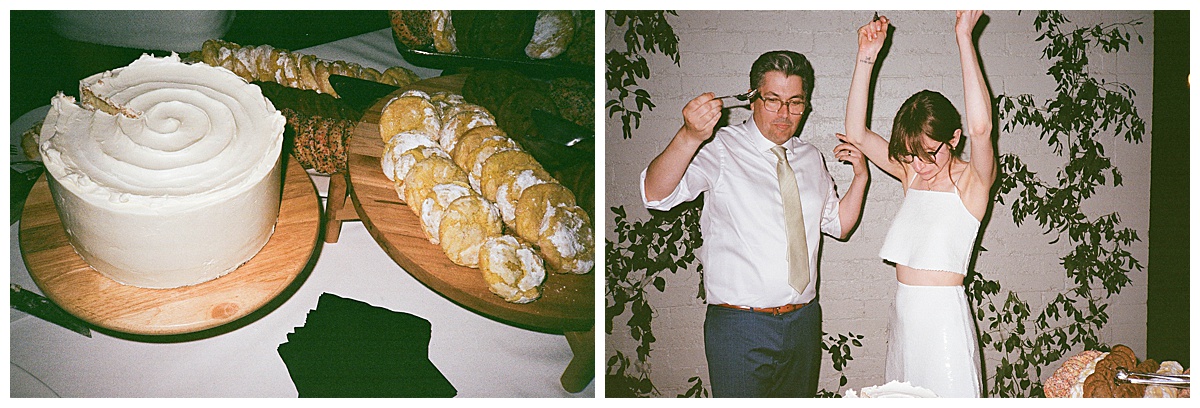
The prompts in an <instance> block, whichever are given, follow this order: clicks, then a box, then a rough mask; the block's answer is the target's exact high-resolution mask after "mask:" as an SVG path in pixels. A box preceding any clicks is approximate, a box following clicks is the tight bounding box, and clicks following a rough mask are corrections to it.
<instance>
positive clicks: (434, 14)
mask: <svg viewBox="0 0 1200 408" xmlns="http://www.w3.org/2000/svg"><path fill="white" fill-rule="evenodd" d="M430 20H431V23H432V24H433V25H432V27H431V29H432V30H433V49H434V50H435V51H437V52H440V53H444V54H457V53H458V45H457V44H456V43H457V41H456V40H455V38H454V37H455V35H454V23H453V20H452V19H451V13H450V10H432V11H430Z"/></svg>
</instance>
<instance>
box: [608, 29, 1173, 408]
mask: <svg viewBox="0 0 1200 408" xmlns="http://www.w3.org/2000/svg"><path fill="white" fill-rule="evenodd" d="M881 14H885V15H888V16H889V17H890V18H891V19H892V21H893V24H894V25H895V26H896V27H897V28H896V31H895V33H894V37H893V38H894V39H893V44H892V48H891V50H890V52H889V54H888V57H887V59H885V60H884V62H883V63H882V65H881V67H880V72H879V80H878V83H877V85H876V91H875V94H874V98H875V99H874V105H873V110H872V118H871V123H872V128H873V129H875V130H877V131H879V132H880V133H881V134H884V135H887V134H889V133H890V131H891V123H892V116H893V115H894V114H895V111H896V109H897V108H898V107H899V105H900V103H901V102H903V100H904V99H906V98H907V97H908V96H909V95H911V94H912V93H914V92H916V91H919V90H921V89H926V88H928V89H932V90H937V91H940V92H942V93H943V94H945V95H946V96H947V97H948V98H949V99H950V100H951V101H952V102H954V104H955V106H957V107H958V108H959V111H960V112H963V108H962V106H963V102H962V82H961V76H960V67H959V65H958V57H957V49H956V48H955V45H954V44H955V43H954V39H953V37H952V34H951V30H952V27H953V22H954V13H953V12H952V11H895V12H883V13H881ZM1065 14H1066V16H1067V17H1068V18H1069V19H1071V20H1072V22H1071V23H1068V26H1069V25H1071V24H1078V25H1087V24H1095V23H1098V22H1118V21H1119V22H1125V21H1130V20H1136V19H1141V20H1142V21H1143V22H1144V24H1143V25H1142V26H1140V27H1139V28H1138V29H1137V31H1138V32H1139V33H1141V35H1142V36H1143V37H1144V38H1145V41H1146V42H1145V44H1138V43H1136V40H1135V42H1134V43H1133V44H1131V45H1130V52H1129V53H1122V54H1120V55H1118V56H1101V55H1100V54H1096V53H1093V54H1091V55H1090V56H1091V58H1092V64H1090V65H1089V70H1090V71H1091V73H1092V74H1093V75H1095V76H1098V77H1100V78H1104V79H1105V80H1108V81H1119V82H1124V83H1127V84H1128V85H1130V86H1132V87H1133V88H1134V89H1135V90H1136V91H1137V96H1136V97H1135V103H1136V104H1137V107H1138V109H1139V112H1140V113H1141V115H1142V118H1143V119H1145V120H1146V121H1147V125H1148V126H1149V123H1148V122H1149V120H1150V117H1151V113H1152V112H1151V94H1152V88H1151V86H1152V75H1153V70H1152V66H1151V64H1150V61H1152V56H1153V32H1154V31H1153V16H1152V13H1151V12H1148V11H1120V12H1113V11H1104V12H1099V11H1067V12H1065ZM988 15H989V16H990V18H991V21H990V23H989V24H988V25H987V27H986V28H985V30H984V31H983V33H982V37H981V38H980V39H979V44H980V50H979V53H980V55H981V56H982V60H983V65H984V69H985V72H986V74H987V77H988V81H989V83H990V85H991V88H992V93H993V95H996V94H1014V95H1015V94H1020V93H1033V94H1034V95H1035V98H1036V99H1038V100H1043V99H1047V98H1049V97H1050V96H1051V95H1052V94H1053V92H1054V86H1055V83H1054V81H1053V79H1052V78H1051V77H1049V76H1048V75H1046V74H1045V70H1046V68H1047V67H1049V65H1050V63H1049V62H1047V61H1043V60H1041V59H1040V57H1041V52H1042V51H1041V50H1042V48H1043V46H1044V44H1043V43H1037V42H1035V39H1036V38H1037V35H1038V34H1037V33H1036V32H1035V31H1034V28H1033V23H1032V22H1033V18H1034V17H1035V16H1036V14H1035V13H1032V12H1025V13H1021V14H1019V15H1018V13H1017V12H1014V11H1000V12H989V13H988ZM870 17H871V12H867V11H855V12H836V11H791V12H782V13H778V12H763V11H754V12H735V11H680V12H679V16H678V17H669V18H668V19H669V21H670V22H671V24H672V27H673V28H674V29H675V32H676V34H678V35H679V37H680V43H679V49H680V53H681V55H682V58H681V61H680V66H678V67H677V66H675V65H674V64H672V63H671V61H670V60H669V59H667V58H666V57H662V56H660V55H655V56H652V57H650V68H651V71H652V77H651V80H649V81H641V82H640V85H641V86H642V87H644V88H645V89H646V90H648V91H649V92H650V93H651V94H652V95H653V100H654V102H655V104H657V105H658V108H657V109H655V110H654V111H652V112H645V113H644V115H645V116H644V118H643V120H642V125H641V127H640V128H639V129H636V130H635V131H634V134H633V137H632V138H631V139H623V138H622V137H621V134H620V121H619V119H608V120H607V121H606V124H605V126H606V152H607V153H606V159H605V163H606V165H605V177H606V183H607V191H606V194H605V197H606V207H614V206H624V207H625V210H626V211H627V212H628V214H629V216H630V217H631V218H633V219H638V220H643V219H646V218H647V217H648V213H647V211H646V210H645V209H644V208H643V207H642V206H641V201H640V198H639V195H638V194H639V193H638V191H637V185H638V174H639V173H640V172H641V170H642V169H643V168H645V166H646V165H647V164H648V163H649V162H650V160H651V159H653V158H654V156H656V155H657V154H658V153H659V152H660V151H661V149H662V148H663V147H665V146H666V144H667V142H668V141H669V140H670V138H671V136H673V135H674V134H675V131H676V130H678V128H679V125H680V124H681V123H682V119H681V118H680V110H681V109H682V107H683V105H684V104H685V103H686V102H687V101H688V100H690V99H691V98H693V97H695V96H696V95H698V94H699V93H701V92H705V91H712V92H716V93H718V94H731V93H735V92H741V91H744V90H745V89H746V88H748V86H749V79H748V74H749V69H750V64H751V63H752V62H753V61H754V59H755V58H757V57H758V56H759V55H760V54H761V53H763V52H766V51H771V50H777V49H790V50H793V51H797V52H801V53H803V54H805V55H806V56H807V57H808V58H809V60H810V61H812V64H813V66H814V69H815V71H816V75H817V78H816V89H815V91H814V93H813V96H812V104H813V107H814V111H813V113H812V115H811V117H810V118H809V119H808V122H807V123H806V124H805V127H804V129H803V132H802V134H801V137H802V138H804V139H805V140H808V141H810V142H812V143H814V144H815V145H817V147H819V148H820V149H821V150H822V151H824V152H825V153H826V157H827V161H826V163H827V166H828V167H829V169H830V173H831V174H832V176H833V178H834V181H835V182H837V184H838V186H839V190H840V191H844V190H845V189H846V188H847V187H848V186H849V183H850V179H851V176H852V172H851V170H850V168H849V166H846V165H844V164H841V163H838V162H836V161H832V160H831V159H829V157H830V152H831V151H832V149H833V147H834V146H835V145H836V144H837V140H836V139H835V138H834V136H833V134H834V133H835V132H841V131H842V130H843V114H844V111H845V97H846V93H847V92H848V87H849V80H850V74H851V72H850V70H851V68H852V63H853V60H854V52H855V44H856V43H855V41H856V38H855V36H854V33H855V31H854V30H855V29H856V28H857V27H858V26H860V25H862V24H863V23H864V22H866V20H868V19H869V18H870ZM608 29H609V31H610V32H609V35H608V36H607V37H608V39H607V41H608V44H613V43H614V42H615V41H622V40H621V39H620V37H619V36H614V35H613V33H612V32H611V31H612V29H613V27H612V26H611V25H610V26H609V27H608ZM747 117H749V111H748V110H745V109H733V110H731V113H730V123H740V122H741V121H743V120H745V119H746V118H747ZM996 127H997V129H999V128H1000V124H999V123H997V124H996ZM1147 130H1149V129H1147ZM998 145H999V149H1000V153H1015V154H1018V155H1020V157H1021V158H1022V160H1024V161H1025V162H1026V163H1027V164H1028V165H1029V166H1030V168H1031V170H1034V171H1039V172H1043V174H1045V177H1052V176H1053V172H1054V171H1056V169H1057V168H1058V167H1060V166H1061V163H1062V159H1061V158H1059V157H1058V156H1055V155H1053V153H1052V152H1051V150H1050V149H1049V148H1048V147H1047V146H1046V144H1045V143H1044V142H1042V141H1041V140H1038V138H1037V133H1036V132H1033V131H1031V130H1027V129H1018V130H1016V131H1013V132H1001V134H1000V139H999V142H998ZM1105 146H1106V152H1107V153H1108V154H1109V155H1110V156H1111V158H1112V159H1113V162H1114V164H1115V165H1117V166H1118V167H1119V168H1120V170H1121V172H1122V174H1123V175H1124V177H1125V184H1124V185H1123V186H1121V187H1119V188H1115V189H1113V188H1105V189H1102V190H1101V191H1100V192H1099V193H1098V195H1097V197H1095V198H1093V199H1091V200H1090V201H1088V202H1087V206H1086V208H1085V209H1086V210H1087V211H1088V213H1089V214H1091V215H1099V214H1104V213H1108V212H1112V211H1117V212H1119V213H1120V214H1121V217H1122V221H1123V225H1124V226H1127V227H1130V228H1133V229H1134V230H1136V231H1137V233H1138V234H1139V236H1140V238H1141V239H1142V241H1141V242H1138V243H1136V244H1135V245H1134V246H1133V247H1132V248H1130V250H1131V252H1132V253H1133V254H1134V256H1135V257H1137V258H1138V259H1139V260H1140V261H1141V262H1142V264H1143V266H1146V264H1147V262H1148V259H1147V257H1148V239H1149V237H1148V228H1149V218H1150V216H1149V210H1148V208H1149V197H1150V192H1149V186H1150V171H1149V166H1150V140H1149V132H1147V137H1146V139H1145V140H1144V141H1143V143H1141V144H1138V145H1130V144H1127V143H1125V142H1124V141H1117V140H1115V139H1107V140H1106V141H1105ZM901 198H902V194H901V191H900V184H899V183H898V182H896V181H895V180H894V179H891V178H890V177H889V176H887V175H886V174H884V173H882V172H880V171H879V170H878V169H876V168H874V167H873V166H872V180H871V186H870V189H869V193H868V197H867V203H866V207H865V210H864V215H863V219H862V222H861V224H860V226H859V229H858V230H857V231H856V232H855V234H854V236H852V237H851V238H850V240H849V241H848V242H838V241H836V240H833V239H830V238H825V239H824V251H823V255H822V256H823V258H822V261H821V268H822V277H821V279H822V284H821V298H822V300H821V303H822V305H823V309H824V314H825V319H824V330H825V331H826V332H828V333H832V334H839V333H846V332H854V333H856V334H862V335H864V336H865V339H864V340H863V347H862V348H856V349H854V350H853V353H852V354H853V356H854V360H853V361H851V362H850V364H849V366H848V367H847V369H846V371H845V373H846V375H847V377H848V378H849V380H850V382H849V385H848V387H850V388H861V387H865V386H870V385H874V384H879V383H881V382H882V381H883V365H884V358H885V354H886V336H887V320H888V315H889V311H890V308H891V302H892V297H893V295H894V293H895V286H896V283H895V273H894V269H893V268H892V267H889V266H888V265H886V264H884V263H883V262H882V261H880V260H879V258H878V256H877V255H878V252H879V247H880V245H881V244H882V241H883V237H884V234H885V233H886V231H887V229H888V227H889V226H890V225H891V218H892V216H893V215H894V214H895V212H896V209H897V206H898V204H899V203H900V200H901ZM1009 201H1011V200H1009ZM612 229H613V224H612V214H611V213H609V212H606V231H608V233H607V234H606V238H607V239H609V240H612V239H614V237H613V235H612ZM1054 239H1055V236H1053V235H1043V234H1042V231H1041V228H1039V227H1038V226H1037V224H1036V222H1035V221H1027V222H1025V223H1023V224H1022V225H1021V226H1019V227H1018V226H1017V225H1015V224H1014V222H1013V220H1012V216H1011V213H1010V210H1009V207H1008V206H1005V205H997V206H996V208H995V209H994V210H993V215H992V218H991V222H990V224H989V225H988V226H987V227H986V230H985V231H984V238H983V241H982V243H983V246H984V247H986V248H987V249H988V251H987V252H984V253H981V254H980V255H979V259H978V262H977V265H976V270H979V271H981V272H982V273H983V274H984V275H985V276H986V277H988V278H989V279H997V280H999V281H1000V283H1001V285H1002V286H1003V289H1005V290H1014V291H1017V292H1018V293H1019V294H1020V296H1021V297H1022V299H1024V300H1026V301H1028V302H1029V303H1030V304H1031V306H1032V307H1033V309H1034V311H1035V313H1036V312H1037V311H1040V310H1041V308H1042V306H1043V305H1044V304H1045V303H1046V302H1047V301H1049V300H1051V299H1052V298H1053V297H1054V295H1055V294H1056V293H1059V292H1061V291H1062V290H1063V289H1064V288H1066V287H1067V286H1068V285H1070V284H1071V282H1070V280H1069V279H1067V278H1066V277H1065V276H1064V273H1063V270H1062V268H1061V266H1059V260H1058V258H1059V257H1061V256H1063V255H1065V254H1066V253H1067V252H1068V251H1069V247H1068V246H1067V245H1066V244H1065V239H1064V240H1063V241H1064V242H1059V243H1057V244H1050V242H1051V241H1054ZM1130 277H1131V278H1132V279H1133V284H1132V285H1131V286H1128V287H1126V288H1125V289H1124V291H1122V292H1121V295H1120V296H1118V297H1116V298H1114V299H1112V300H1111V302H1110V303H1111V304H1112V305H1111V306H1110V307H1109V311H1110V314H1111V320H1110V323H1109V325H1108V326H1107V327H1106V328H1105V329H1104V330H1103V333H1102V336H1103V340H1104V341H1106V342H1109V343H1112V344H1116V343H1122V344H1126V345H1129V346H1130V347H1131V348H1133V350H1134V351H1135V352H1136V353H1137V354H1138V355H1139V356H1140V357H1144V354H1145V350H1146V344H1145V338H1146V327H1145V322H1146V277H1145V272H1144V271H1143V272H1135V273H1132V274H1131V275H1130ZM666 279H667V290H666V292H664V293H661V294H659V293H657V292H655V293H654V294H653V296H652V297H651V300H650V301H651V305H652V306H653V307H654V308H655V310H656V316H655V319H654V333H655V336H656V337H657V338H658V341H657V342H656V343H655V344H654V350H653V351H652V353H651V356H652V358H651V361H650V365H651V368H652V370H653V374H652V379H653V381H654V383H655V385H656V386H657V387H658V389H659V390H660V391H661V392H662V394H663V395H664V396H672V397H673V396H675V395H677V394H680V393H683V392H684V391H685V390H686V388H687V385H688V384H687V379H688V378H689V377H692V376H696V375H700V376H701V377H702V378H703V379H704V381H705V383H706V384H707V383H708V372H707V365H706V362H705V358H704V347H703V339H702V334H703V321H704V304H703V303H702V302H701V301H700V300H698V299H696V297H695V295H696V285H697V284H698V283H699V277H698V276H697V274H696V273H694V272H690V271H680V272H679V273H677V274H675V275H670V274H667V277H666ZM1003 295H1004V293H1001V296H1003ZM627 317H628V316H623V317H622V318H627ZM618 320H619V321H620V320H621V319H618ZM606 346H607V347H608V348H609V349H610V350H612V349H614V348H617V349H621V350H626V351H629V352H632V350H633V347H634V343H633V341H632V340H631V339H629V335H628V330H627V329H626V328H625V327H624V326H623V325H621V324H620V323H619V322H618V324H617V326H616V328H615V329H614V335H613V336H610V337H609V339H608V340H607V341H606ZM983 353H984V354H985V356H987V358H988V360H989V364H988V367H986V368H985V370H988V369H990V368H991V366H993V365H994V363H995V362H996V361H998V357H997V355H996V353H994V352H991V350H988V349H985V350H983ZM607 355H611V352H609V353H606V356H607ZM1053 368H1054V367H1051V369H1050V370H1047V372H1046V373H1045V374H1044V377H1048V376H1049V375H1050V374H1051V372H1052V370H1053ZM821 372H822V380H821V388H825V389H835V388H836V387H837V378H836V373H835V372H834V371H833V367H832V365H831V364H830V363H828V362H826V363H825V367H824V368H823V369H822V371H821Z"/></svg>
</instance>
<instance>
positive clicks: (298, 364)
mask: <svg viewBox="0 0 1200 408" xmlns="http://www.w3.org/2000/svg"><path fill="white" fill-rule="evenodd" d="M430 328H431V326H430V324H429V321H428V320H425V319H422V318H420V317H417V316H413V315H411V314H408V313H401V312H393V311H391V310H388V309H384V308H381V307H375V306H371V305H368V304H366V303H363V302H360V301H357V300H352V299H346V298H342V297H339V296H336V295H332V294H329V293H324V294H321V298H320V299H319V300H318V301H317V308H316V309H314V310H312V311H310V312H308V317H307V320H306V321H305V323H304V326H301V327H297V328H296V329H295V330H293V331H292V333H288V335H287V338H288V341H287V342H285V343H283V344H280V345H279V349H278V350H279V357H280V358H282V359H283V363H284V364H285V365H287V368H288V373H290V374H291V376H292V382H293V383H294V384H296V390H297V391H299V393H300V397H317V398H331V397H343V398H346V397H349V398H357V397H426V398H429V397H453V396H455V395H456V394H457V393H458V391H457V390H456V389H455V388H454V386H453V385H452V384H450V381H449V380H447V379H446V377H445V376H444V375H442V373H441V371H438V369H437V367H436V366H434V365H433V362H431V361H429V339H430V335H431V334H430V333H431V332H430Z"/></svg>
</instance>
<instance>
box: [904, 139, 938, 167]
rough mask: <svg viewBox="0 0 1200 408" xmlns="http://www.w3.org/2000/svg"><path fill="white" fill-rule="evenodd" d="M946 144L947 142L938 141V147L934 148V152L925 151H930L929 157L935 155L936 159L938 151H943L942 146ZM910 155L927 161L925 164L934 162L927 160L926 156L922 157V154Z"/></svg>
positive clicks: (922, 161)
mask: <svg viewBox="0 0 1200 408" xmlns="http://www.w3.org/2000/svg"><path fill="white" fill-rule="evenodd" d="M945 145H946V142H941V143H938V147H937V149H934V150H933V151H932V152H925V153H929V157H933V158H934V160H936V159H937V154H938V152H940V151H942V146H945ZM910 156H912V157H915V158H916V159H917V160H920V161H921V163H925V164H933V163H934V162H933V161H927V160H925V158H923V157H921V156H920V155H916V154H913V155H910Z"/></svg>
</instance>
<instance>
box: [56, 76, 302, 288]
mask: <svg viewBox="0 0 1200 408" xmlns="http://www.w3.org/2000/svg"><path fill="white" fill-rule="evenodd" d="M79 91H80V99H81V101H80V102H81V104H76V100H75V98H72V97H70V96H66V95H63V94H61V93H60V94H58V95H57V96H55V97H54V98H53V99H52V101H51V109H50V112H49V113H48V114H47V116H46V120H45V125H44V126H43V128H42V133H41V135H40V137H39V150H40V152H41V154H42V157H43V159H44V162H45V164H46V170H47V172H48V173H49V175H50V177H49V178H48V180H49V181H50V188H51V193H52V195H53V196H54V199H55V203H56V205H57V206H58V211H59V216H60V219H61V220H62V221H63V225H64V227H65V229H66V231H67V235H68V237H69V238H70V240H71V244H72V245H73V246H74V247H75V250H76V252H78V253H79V254H80V255H81V256H82V257H83V258H84V259H85V260H87V261H88V263H89V264H91V265H92V267H93V268H95V269H96V270H98V271H100V272H101V273H104V274H106V275H108V276H109V277H111V278H113V279H115V280H117V281H119V282H122V283H126V284H131V285H135V286H143V287H176V286H183V285H191V284H195V283H199V282H203V281H206V280H210V279H213V278H216V277H217V276H220V275H222V274H224V273H225V272H228V271H230V270H233V269H235V268H236V267H237V266H238V265H240V264H241V263H244V262H245V261H246V260H248V259H250V257H252V256H253V255H254V254H256V253H257V252H258V250H259V249H261V248H262V246H263V245H264V244H265V243H266V241H267V238H269V237H270V234H271V231H272V230H273V228H274V224H275V220H276V218H277V217H278V213H279V195H280V188H281V185H280V162H281V159H280V154H281V151H282V147H283V127H284V122H285V119H284V117H283V115H282V114H281V113H280V112H279V111H278V110H276V109H275V107H274V105H273V104H272V103H271V101H270V100H268V99H267V98H265V97H264V96H263V94H262V91H261V90H260V89H259V88H258V87H257V86H255V85H252V84H248V83H247V82H246V81H245V80H243V79H241V78H239V77H238V76H236V75H234V74H233V73H232V72H231V71H229V70H226V69H224V68H218V67H211V66H208V65H204V64H185V63H183V62H181V61H180V59H179V57H178V56H177V55H174V54H172V55H171V56H169V57H164V58H158V57H154V56H149V55H143V56H142V57H141V58H139V59H138V60H136V61H134V62H133V63H132V64H130V65H129V66H126V67H123V68H118V69H115V70H112V71H108V72H102V73H99V74H96V75H93V76H90V77H88V78H85V79H84V80H83V81H81V82H80V86H79Z"/></svg>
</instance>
